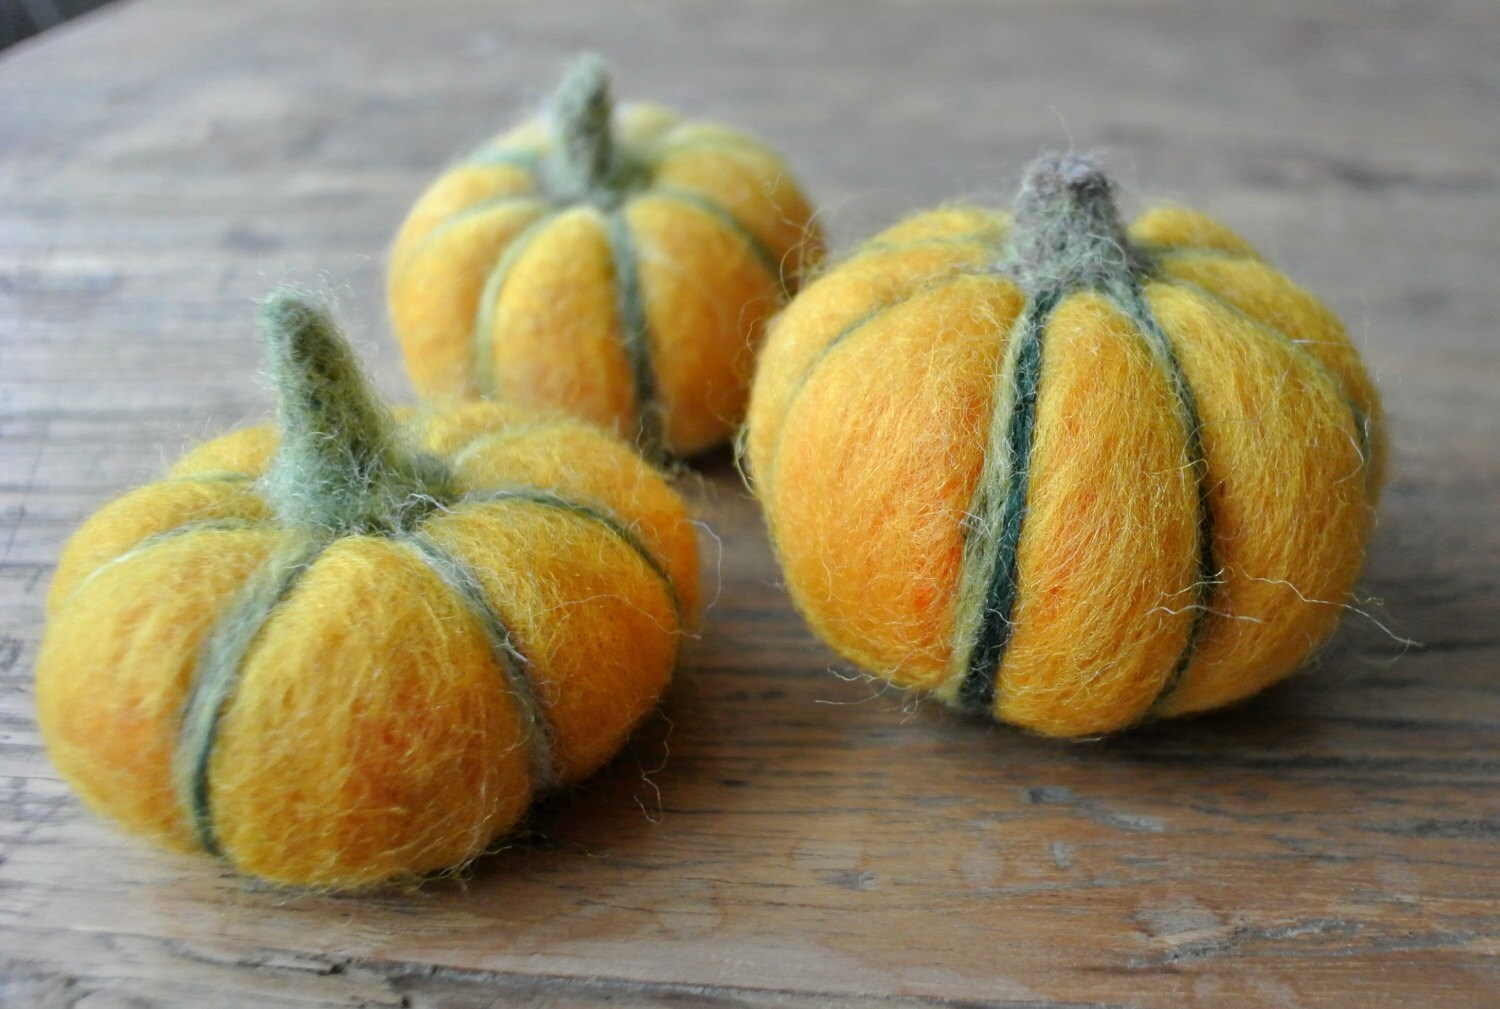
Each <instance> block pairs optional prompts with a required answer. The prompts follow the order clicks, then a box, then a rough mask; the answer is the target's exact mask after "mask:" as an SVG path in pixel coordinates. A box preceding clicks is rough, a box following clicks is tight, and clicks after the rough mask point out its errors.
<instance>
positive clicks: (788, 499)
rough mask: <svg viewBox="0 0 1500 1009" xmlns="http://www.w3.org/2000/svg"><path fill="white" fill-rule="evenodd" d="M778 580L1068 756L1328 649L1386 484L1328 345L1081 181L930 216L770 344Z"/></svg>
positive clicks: (1163, 214) (843, 640)
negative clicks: (1078, 741) (999, 205)
mask: <svg viewBox="0 0 1500 1009" xmlns="http://www.w3.org/2000/svg"><path fill="white" fill-rule="evenodd" d="M747 449H748V455H749V462H750V466H751V470H752V474H753V482H754V487H755V490H756V493H757V495H758V497H759V498H760V500H761V502H762V504H763V506H764V510H765V514H766V519H767V523H768V525H769V527H770V531H771V535H772V538H773V540H774V543H775V546H776V549H777V553H778V556H779V559H780V561H781V564H782V567H783V569H784V572H785V579H786V583H787V585H788V587H789V589H790V591H791V594H792V597H793V599H794V600H795V601H796V603H797V605H798V606H799V608H800V609H801V610H802V611H803V613H804V614H805V615H806V617H807V618H808V620H809V622H810V623H811V625H812V627H813V628H814V629H815V630H816V631H817V632H818V634H820V635H821V636H822V637H823V638H824V639H825V640H827V641H828V642H829V643H830V644H831V645H832V646H833V647H834V648H835V649H837V650H838V651H839V652H841V653H842V654H843V655H844V656H846V657H847V658H849V659H850V660H852V661H853V662H855V663H857V664H858V665H860V666H862V667H864V668H865V669H867V670H869V671H871V672H873V673H876V674H877V675H879V676H882V677H885V678H887V679H889V680H890V681H892V682H893V683H896V684H898V685H900V686H904V687H910V688H915V689H919V690H922V691H930V692H933V693H935V694H936V695H938V696H939V697H941V698H943V699H945V700H947V701H949V702H951V703H955V704H957V705H959V706H961V707H963V708H966V709H969V710H973V711H976V712H984V713H987V714H990V715H993V716H994V717H995V718H998V719H1000V720H1003V721H1006V722H1010V723H1014V724H1017V725H1020V726H1024V727H1026V728H1029V729H1032V730H1034V731H1037V732H1040V733H1045V734H1048V735H1058V736H1084V735H1093V734H1097V733H1105V732H1110V731H1113V730H1117V729H1121V728H1124V727H1127V726H1130V725H1132V724H1135V723H1137V722H1139V721H1141V720H1143V719H1145V718H1148V717H1155V716H1170V715H1182V714H1188V713H1190V712H1197V711H1203V710H1206V709H1209V708H1214V707H1218V706H1220V705H1224V704H1228V703H1230V702H1233V701H1236V700H1239V699H1240V698H1243V697H1246V696H1248V695H1249V694H1252V693H1254V692H1255V691H1257V690H1260V689H1261V688H1262V687H1265V686H1267V685H1268V684H1270V683H1272V682H1274V681H1276V680H1278V679H1280V678H1282V677H1284V676H1286V675H1287V674H1288V673H1290V672H1292V671H1293V670H1294V669H1296V668H1297V667H1298V666H1299V665H1301V664H1302V663H1303V662H1304V661H1305V660H1306V659H1307V658H1308V656H1309V655H1310V654H1311V653H1312V652H1313V651H1314V649H1316V647H1317V646H1318V645H1319V643H1320V642H1322V641H1323V640H1324V639H1325V638H1326V637H1327V635H1328V634H1329V633H1330V631H1331V630H1332V628H1333V626H1334V624H1335V622H1336V621H1337V619H1338V617H1339V615H1340V611H1341V609H1342V607H1343V606H1344V604H1345V603H1346V601H1347V599H1348V598H1349V596H1350V593H1351V591H1352V588H1353V586H1354V583H1355V580H1356V577H1357V576H1358V573H1359V570H1360V567H1361V564H1362V560H1363V554H1364V545H1365V541H1366V537H1367V535H1368V533H1369V530H1370V527H1371V521H1372V516H1373V512H1374V506H1375V501H1376V498H1377V495H1378V492H1379V488H1380V483H1381V470H1382V460H1383V458H1384V442H1383V434H1382V427H1381V413H1380V403H1379V399H1378V397H1377V394H1376V391H1375V389H1374V387H1373V385H1372V384H1371V382H1370V379H1369V376H1368V375H1367V374H1366V372H1365V369H1364V367H1363V365H1362V364H1361V362H1360V359H1359V356H1358V354H1357V352H1356V351H1355V349H1354V348H1353V346H1352V345H1351V344H1350V341H1349V338H1348V337H1347V335H1346V334H1345V332H1344V330H1343V328H1342V327H1341V326H1340V325H1339V323H1338V321H1337V319H1335V318H1334V316H1333V315H1332V314H1331V313H1330V312H1329V311H1328V310H1327V309H1326V308H1324V307H1323V306H1322V305H1321V304H1319V303H1318V302H1317V301H1316V300H1315V299H1314V298H1313V297H1312V296H1311V295H1309V294H1307V293H1306V292H1305V291H1303V290H1302V289H1301V288H1299V287H1297V286H1296V285H1295V284H1293V283H1292V282H1291V281H1289V280H1287V279H1286V278H1285V277H1283V276H1282V275H1281V274H1279V273H1277V272H1276V271H1275V270H1274V269H1272V268H1271V267H1270V266H1268V265H1267V264H1266V263H1265V261H1264V260H1262V259H1261V257H1260V256H1259V255H1258V254H1257V253H1256V252H1255V251H1254V250H1253V249H1252V248H1251V247H1250V246H1249V245H1248V244H1247V243H1246V242H1245V241H1244V240H1243V239H1241V238H1239V237H1238V236H1236V235H1235V234H1233V233H1232V232H1231V231H1230V230H1229V229H1228V228H1225V227H1224V226H1223V225H1221V224H1218V223H1216V222H1214V221H1212V220H1210V219H1209V218H1207V217H1205V216H1203V215H1201V214H1198V213H1194V212H1192V211H1189V210H1184V209H1180V208H1170V207H1169V208H1161V209H1156V210H1152V211H1150V212H1148V213H1146V214H1144V215H1143V216H1141V217H1140V218H1138V219H1137V220H1136V221H1135V222H1134V223H1133V224H1132V225H1131V226H1130V227H1129V229H1128V230H1127V229H1125V228H1124V227H1123V226H1122V224H1121V222H1120V220H1119V218H1118V216H1117V214H1116V211H1115V208H1114V203H1113V199H1112V195H1111V190H1110V186H1109V184H1108V182H1107V180H1106V179H1105V178H1104V177H1103V176H1102V175H1101V174H1100V172H1099V171H1098V170H1097V169H1096V168H1095V167H1094V165H1093V164H1092V163H1091V162H1090V161H1089V160H1087V159H1084V158H1078V157H1051V158H1044V159H1042V160H1040V161H1039V162H1038V163H1037V164H1036V165H1034V166H1033V168H1032V169H1031V170H1030V172H1029V173H1028V176H1027V179H1026V181H1025V182H1024V184H1023V186H1022V189H1021V193H1020V195H1019V197H1018V200H1017V205H1016V211H1015V216H1014V220H1012V217H1011V216H1010V215H1008V214H1003V213H995V212H991V211H987V210H982V209H977V208H970V207H948V208H944V209H939V210H935V211H932V212H929V213H923V214H918V215H916V216H915V217H912V218H910V219H909V220H907V221H905V222H903V223H900V224H898V225H896V226H895V227H893V228H891V229H890V230H888V231H886V232H885V233H884V234H881V235H879V236H877V237H876V238H875V239H873V240H872V241H870V242H869V243H868V244H867V245H865V246H864V247H863V248H862V249H861V250H860V251H858V252H857V253H856V254H855V255H854V256H853V257H852V258H850V259H849V260H848V261H847V262H845V263H843V264H841V265H839V266H837V267H836V268H834V269H832V270H830V271H829V272H828V273H826V274H825V275H824V276H822V277H820V278H819V279H818V280H817V281H816V282H815V283H813V284H812V285H810V286H809V287H808V289H807V290H806V291H804V292H803V293H802V294H801V295H800V296H799V297H798V298H797V300H796V301H795V302H793V304H792V305H791V306H789V307H788V309H787V310H786V311H785V313H783V315H782V316H781V317H779V319H778V320H777V322H776V323H775V324H774V325H773V326H772V331H771V333H770V335H769V336H768V339H767V345H766V348H765V351H764V354H763V357H762V361H761V366H760V371H759V374H758V375H757V378H756V384H755V389H754V393H753V397H752V402H751V407H750V418H749V430H748V436H747Z"/></svg>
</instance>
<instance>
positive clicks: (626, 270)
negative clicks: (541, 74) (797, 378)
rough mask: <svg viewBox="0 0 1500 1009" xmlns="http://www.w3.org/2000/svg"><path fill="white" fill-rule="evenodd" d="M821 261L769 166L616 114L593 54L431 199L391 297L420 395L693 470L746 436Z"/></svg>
mask: <svg viewBox="0 0 1500 1009" xmlns="http://www.w3.org/2000/svg"><path fill="white" fill-rule="evenodd" d="M821 253H822V242H821V240H820V238H819V235H818V231H817V228H816V226H815V225H814V223H813V218H812V210H811V209H810V207H809V206H808V203H807V200H806V198H805V197H804V196H803V195H802V193H801V192H800V191H799V190H798V188H797V185H796V183H795V182H794V181H793V180H792V176H791V173H790V172H789V171H788V170H787V167H786V165H785V164H784V163H783V162H782V160H781V159H780V158H779V157H778V156H777V155H776V154H775V153H774V152H772V151H771V150H770V149H769V148H767V147H766V146H765V145H764V144H762V143H760V142H759V141H757V140H754V139H752V138H751V137H748V136H746V135H745V134H743V133H739V132H736V131H734V130H730V129H726V128H724V127H722V126H713V125H706V124H703V123H695V122H687V121H684V120H681V119H679V118H678V117H677V116H676V115H674V114H673V113H672V112H669V111H668V110H666V109H663V108H661V107H659V106H656V105H626V106H623V107H622V108H620V109H619V110H618V111H615V110H614V109H613V106H612V102H611V99H610V92H609V78H608V75H607V73H606V71H605V69H604V67H603V65H602V64H601V63H600V62H599V61H598V60H597V59H595V58H592V57H586V58H584V59H582V60H581V61H580V62H579V63H578V64H577V65H576V66H575V68H574V69H573V71H572V72H571V74H570V75H569V76H568V77H567V78H566V79H565V80H564V81H563V83H562V86H561V87H560V89H559V90H558V92H557V94H556V96H555V97H554V98H553V100H552V103H551V107H550V109H548V110H547V111H546V112H545V113H544V114H543V115H541V116H540V117H538V118H537V119H534V120H532V121H529V122H526V123H523V124H522V125H520V126H519V127H517V128H515V129H513V130H511V131H510V132H508V133H505V134H504V135H502V136H500V137H499V138H498V139H496V140H494V141H492V142H490V143H488V144H486V145H484V146H483V147H481V148H480V149H479V150H478V151H476V152H475V153H474V154H472V155H470V156H469V157H467V158H465V159H463V160H462V161H460V162H459V163H458V164H456V165H454V166H453V167H452V168H450V169H449V170H448V171H447V172H446V173H444V174H443V175H442V176H441V177H440V178H439V179H438V180H437V181H436V182H435V183H433V185H432V186H431V187H430V188H429V189H428V190H427V191H426V193H424V194H423V195H422V197H421V198H420V199H419V200H418V201H417V203H416V205H415V206H414V207H413V208H412V210H411V213H410V215H409V216H408V217H407V219H406V222H405V223H404V224H403V225H402V226H401V230H400V232H399V234H398V235H397V236H396V241H395V245H394V247H393V249H392V251H391V256H390V268H389V274H388V294H389V300H390V310H391V318H392V321H393V325H394V327H395V330H396V334H397V335H398V336H399V337H400V340H401V345H402V348H403V350H404V352H405V356H406V364H407V368H408V370H409V371H410V372H411V377H412V381H413V382H414V383H415V384H416V386H417V389H418V390H419V391H420V392H421V393H422V394H424V395H426V396H431V397H437V396H445V397H456V396H463V397H476V396H485V397H491V398H496V399H501V400H504V401H506V402H512V403H518V404H522V405H530V406H546V407H552V408H560V409H562V410H566V411H567V412H569V413H572V414H574V415H576V416H579V417H583V418H586V419H588V420H591V421H593V422H595V423H597V424H600V425H603V426H609V427H613V428H614V429H615V430H617V431H619V432H621V433H622V434H624V435H625V436H626V437H628V438H631V439H635V440H637V442H638V443H639V445H640V446H641V447H642V449H643V450H645V451H646V452H647V453H648V454H649V455H652V456H660V455H662V454H668V453H669V454H672V455H676V456H687V455H691V454H693V453H696V452H699V451H702V450H704V449H707V448H709V447H712V446H714V445H716V444H718V443H720V442H722V441H724V440H726V439H727V438H728V437H729V436H730V435H731V434H732V433H733V431H734V430H735V428H736V427H738V425H739V424H740V422H741V421H742V420H743V418H744V411H745V403H746V399H747V398H748V395H749V387H750V378H751V373H752V370H753V366H754V359H755V353H756V350H757V348H758V346H759V344H760V341H761V337H762V332H763V324H764V321H765V319H766V318H767V317H768V316H769V315H770V314H771V313H772V312H773V311H775V310H776V309H777V308H778V307H780V305H781V304H782V302H783V301H784V299H785V298H786V297H787V295H788V294H789V293H790V292H793V291H795V290H796V289H797V286H798V284H799V283H800V281H801V278H802V276H803V274H804V273H805V272H806V271H807V270H808V269H809V268H810V267H811V266H812V265H813V264H814V263H815V262H816V261H817V260H818V258H819V257H820V256H821Z"/></svg>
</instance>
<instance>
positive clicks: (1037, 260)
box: [1011, 154, 1148, 297]
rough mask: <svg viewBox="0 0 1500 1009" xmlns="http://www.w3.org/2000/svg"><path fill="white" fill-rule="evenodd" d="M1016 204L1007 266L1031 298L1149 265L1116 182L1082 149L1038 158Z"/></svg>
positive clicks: (1115, 278) (1113, 279) (1126, 277)
mask: <svg viewBox="0 0 1500 1009" xmlns="http://www.w3.org/2000/svg"><path fill="white" fill-rule="evenodd" d="M1015 207H1016V221H1015V230H1014V238H1013V239H1012V242H1011V246H1012V252H1013V255H1014V261H1013V263H1012V269H1013V270H1014V272H1015V276H1016V279H1017V280H1018V281H1019V282H1020V284H1021V286H1022V287H1023V288H1025V289H1026V291H1027V293H1028V294H1030V295H1032V296H1033V297H1036V296H1037V295H1038V294H1042V293H1048V292H1050V293H1054V294H1058V293H1061V292H1063V291H1067V290H1073V289H1077V288H1082V287H1101V288H1102V287H1111V286H1114V285H1115V284H1118V283H1120V282H1129V281H1131V280H1133V279H1137V278H1139V277H1140V276H1141V275H1142V274H1144V273H1145V272H1146V270H1147V269H1148V263H1147V260H1146V257H1145V256H1144V255H1143V254H1142V253H1141V251H1140V250H1138V249H1136V248H1135V247H1134V246H1132V245H1131V244H1130V240H1129V239H1128V238H1127V237H1126V235H1125V227H1124V225H1123V224H1122V223H1121V222H1120V212H1119V210H1118V208H1117V207H1116V206H1115V198H1114V187H1113V186H1112V185H1111V184H1110V181H1109V179H1108V178H1107V177H1106V176H1105V174H1104V172H1103V171H1101V170H1100V169H1099V167H1098V166H1097V165H1096V164H1095V163H1094V160H1093V159H1092V158H1090V157H1088V156H1086V155H1081V154H1044V155H1042V156H1041V157H1039V158H1037V159H1036V160H1035V161H1033V162H1032V163H1031V164H1030V165H1029V166H1028V167H1027V169H1026V173H1025V175H1024V176H1023V178H1022V180H1021V189H1020V192H1019V193H1018V194H1017V195H1016V201H1015Z"/></svg>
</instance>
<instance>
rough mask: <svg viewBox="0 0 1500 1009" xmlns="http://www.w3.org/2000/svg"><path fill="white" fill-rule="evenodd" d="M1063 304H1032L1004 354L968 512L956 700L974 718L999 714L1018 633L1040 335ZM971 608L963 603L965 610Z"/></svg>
mask: <svg viewBox="0 0 1500 1009" xmlns="http://www.w3.org/2000/svg"><path fill="white" fill-rule="evenodd" d="M1061 300H1062V292H1047V293H1044V294H1042V295H1041V296H1040V297H1038V298H1033V299H1030V300H1029V301H1028V303H1027V306H1026V310H1025V311H1024V312H1023V313H1022V314H1021V317H1020V319H1019V320H1017V323H1016V327H1015V330H1014V331H1013V332H1014V335H1013V337H1012V339H1011V346H1012V347H1014V348H1015V349H1014V350H1013V351H1011V352H1009V353H1007V354H1006V358H1007V360H1006V363H1005V365H1004V366H1002V368H1001V369H1000V372H999V375H998V377H997V380H996V382H997V389H998V390H999V391H998V392H997V395H996V400H995V403H996V406H995V409H994V412H993V416H992V421H991V425H990V437H989V444H988V446H987V447H986V450H985V462H984V468H983V470H982V471H981V474H980V479H979V485H978V487H977V488H976V490H975V498H974V502H973V504H971V505H970V507H969V511H968V514H969V516H971V520H970V521H972V520H977V521H974V524H973V525H971V526H969V528H968V530H966V535H965V543H964V554H965V557H964V563H963V575H961V576H960V585H961V589H960V600H961V601H963V600H964V599H965V598H966V597H970V596H972V597H974V598H975V599H976V601H977V603H978V606H979V613H978V618H977V621H974V622H975V623H977V626H976V627H975V628H974V631H973V641H972V643H971V644H970V646H969V653H968V659H967V661H966V662H965V671H964V675H963V679H962V680H961V681H960V682H959V686H958V696H957V700H958V704H959V706H960V707H962V708H963V709H965V710H966V711H972V712H975V713H976V714H990V713H992V711H993V710H994V706H995V693H996V689H997V682H998V674H999V669H1000V661H1001V658H1002V656H1003V655H1004V653H1005V646H1006V645H1007V644H1008V643H1009V642H1010V635H1011V632H1012V630H1013V628H1014V624H1013V623H1012V620H1011V617H1012V615H1013V613H1014V610H1015V604H1016V594H1017V587H1018V583H1019V578H1020V572H1019V571H1018V570H1017V557H1016V554H1017V549H1018V547H1019V545H1020V542H1021V528H1022V526H1023V525H1024V522H1025V517H1026V493H1027V489H1028V484H1029V482H1030V481H1029V477H1030V468H1031V447H1032V442H1033V440H1034V435H1035V433H1036V406H1037V392H1038V390H1039V388H1040V386H1041V378H1042V335H1043V333H1044V332H1045V330H1046V326H1047V320H1048V319H1049V318H1050V317H1051V315H1052V312H1053V310H1054V309H1055V308H1056V307H1057V304H1058V302H1059V301H1061ZM1007 398H1008V399H1009V400H1010V403H1009V405H1010V409H1009V410H1008V411H1003V410H1001V409H1000V406H1001V404H1002V403H1003V401H1004V400H1005V399H1007ZM981 571H988V573H989V577H988V579H987V581H986V582H985V584H984V586H983V589H982V591H979V592H975V591H974V590H973V588H972V585H973V581H974V580H975V578H976V576H977V573H978V572H981ZM971 572H973V574H971ZM971 608H972V607H970V606H961V609H963V610H970V609H971ZM960 619H961V622H962V618H960ZM971 619H972V618H971ZM961 626H962V623H961Z"/></svg>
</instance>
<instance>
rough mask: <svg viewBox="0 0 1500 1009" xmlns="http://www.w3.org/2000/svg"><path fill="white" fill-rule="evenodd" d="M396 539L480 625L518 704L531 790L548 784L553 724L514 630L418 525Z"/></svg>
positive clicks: (552, 772)
mask: <svg viewBox="0 0 1500 1009" xmlns="http://www.w3.org/2000/svg"><path fill="white" fill-rule="evenodd" d="M399 542H401V543H402V544H403V545H405V546H407V547H409V548H411V550H412V552H413V553H415V554H416V555H417V556H418V557H419V558H420V559H421V561H422V563H423V564H425V565H427V567H428V568H429V569H430V570H431V571H432V572H433V574H435V575H437V576H438V578H439V579H441V581H442V582H443V584H444V585H446V586H447V587H448V589H449V591H451V592H452V593H453V594H454V595H456V596H457V597H458V598H459V600H460V601H461V602H462V603H463V605H464V608H465V609H466V610H468V611H469V613H470V615H471V616H472V617H473V618H474V620H475V621H476V622H477V623H478V624H479V625H480V628H481V629H482V630H483V631H484V636H485V640H486V641H487V642H488V644H489V647H490V654H491V655H492V656H493V658H494V660H495V665H496V666H497V667H498V668H499V669H500V673H501V676H502V678H503V679H504V681H505V689H506V690H508V691H509V692H510V696H511V700H512V701H514V702H515V704H516V706H517V707H518V708H520V709H521V715H522V718H523V719H524V721H525V722H526V725H527V737H526V742H527V744H528V749H527V763H528V765H529V766H530V768H531V787H532V790H533V791H534V792H540V791H544V790H546V789H548V788H551V787H552V786H553V785H555V784H556V783H557V759H556V746H555V743H554V739H555V738H556V730H555V729H554V728H553V726H552V725H551V723H550V722H549V721H548V719H547V714H546V712H545V710H544V709H543V705H542V701H541V697H540V696H539V694H538V693H537V689H536V683H535V682H534V681H533V680H532V678H531V676H530V674H529V673H528V670H529V669H530V668H531V666H532V663H531V660H530V659H528V658H527V657H526V654H525V652H524V650H523V649H522V648H521V647H520V646H519V645H518V644H517V643H516V640H515V638H516V635H515V632H514V630H512V628H511V626H510V624H509V623H508V622H507V621H506V620H505V618H504V616H502V615H501V613H500V612H499V610H497V609H496V608H495V604H494V602H493V601H492V600H491V599H490V598H489V596H488V595H487V594H486V593H485V591H484V587H483V586H482V585H481V584H480V582H479V579H478V577H476V576H475V574H474V572H473V570H472V569H470V567H469V565H468V564H466V563H465V562H464V561H463V560H462V559H460V558H459V557H458V556H456V555H455V554H454V553H453V552H451V551H448V550H444V549H443V548H442V547H441V546H439V545H438V544H437V543H435V542H433V540H432V539H431V538H430V537H428V536H426V535H424V534H423V533H422V532H421V531H420V530H418V531H416V532H411V533H406V534H404V535H403V536H401V537H400V540H399Z"/></svg>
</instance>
